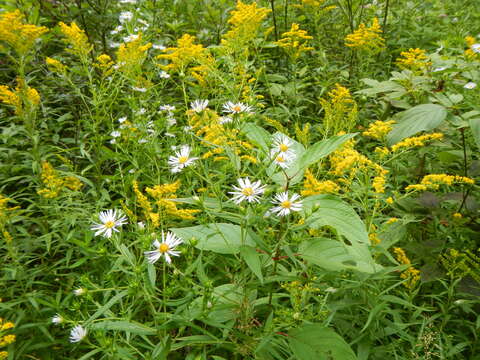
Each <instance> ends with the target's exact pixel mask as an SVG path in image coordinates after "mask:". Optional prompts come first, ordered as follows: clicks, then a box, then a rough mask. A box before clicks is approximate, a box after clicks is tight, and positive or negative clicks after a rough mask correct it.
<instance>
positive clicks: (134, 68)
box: [101, 33, 152, 75]
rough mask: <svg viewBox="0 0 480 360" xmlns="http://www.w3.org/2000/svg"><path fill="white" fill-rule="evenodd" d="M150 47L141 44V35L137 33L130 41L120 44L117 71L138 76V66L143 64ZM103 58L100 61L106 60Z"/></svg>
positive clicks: (149, 44)
mask: <svg viewBox="0 0 480 360" xmlns="http://www.w3.org/2000/svg"><path fill="white" fill-rule="evenodd" d="M151 47H152V43H146V44H143V41H142V33H138V35H136V36H135V37H134V39H133V40H132V41H129V42H127V43H125V44H121V45H120V47H119V48H118V50H117V65H118V70H120V71H122V72H124V73H126V74H129V75H132V74H139V73H140V66H141V65H142V64H143V61H144V60H145V58H146V57H147V52H148V49H150V48H151ZM105 56H108V55H105ZM105 56H103V57H102V59H101V60H103V61H106V60H108V59H107V58H105Z"/></svg>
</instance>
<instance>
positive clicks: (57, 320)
mask: <svg viewBox="0 0 480 360" xmlns="http://www.w3.org/2000/svg"><path fill="white" fill-rule="evenodd" d="M63 320H64V319H63V317H62V316H60V315H59V314H55V316H54V317H52V324H56V325H58V324H61V323H62V322H63Z"/></svg>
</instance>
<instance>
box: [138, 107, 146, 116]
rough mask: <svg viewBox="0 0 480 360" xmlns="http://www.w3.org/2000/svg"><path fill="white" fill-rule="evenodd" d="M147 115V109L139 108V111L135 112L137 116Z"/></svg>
mask: <svg viewBox="0 0 480 360" xmlns="http://www.w3.org/2000/svg"><path fill="white" fill-rule="evenodd" d="M146 113H147V109H145V108H141V109H140V110H138V111H137V112H136V114H137V115H143V114H146Z"/></svg>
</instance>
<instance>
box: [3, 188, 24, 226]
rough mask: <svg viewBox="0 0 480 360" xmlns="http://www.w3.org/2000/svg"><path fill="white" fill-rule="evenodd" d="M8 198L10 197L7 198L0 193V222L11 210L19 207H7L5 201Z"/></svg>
mask: <svg viewBox="0 0 480 360" xmlns="http://www.w3.org/2000/svg"><path fill="white" fill-rule="evenodd" d="M10 200H11V199H10V198H7V197H5V196H3V195H2V194H0V224H1V223H2V222H4V221H5V220H6V219H8V218H9V217H10V213H11V212H12V211H14V210H17V209H19V208H20V207H19V206H15V207H11V208H9V207H8V205H7V203H8V202H9V201H10Z"/></svg>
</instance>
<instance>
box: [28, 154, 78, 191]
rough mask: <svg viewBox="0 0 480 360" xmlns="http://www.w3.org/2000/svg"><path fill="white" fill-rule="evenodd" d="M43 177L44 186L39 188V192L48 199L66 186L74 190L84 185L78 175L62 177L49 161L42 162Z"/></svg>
mask: <svg viewBox="0 0 480 360" xmlns="http://www.w3.org/2000/svg"><path fill="white" fill-rule="evenodd" d="M41 179H42V183H43V186H44V188H43V189H40V190H38V191H37V193H38V194H39V195H41V196H43V197H44V198H47V199H53V198H56V197H57V196H58V195H60V192H61V191H62V190H63V188H64V187H66V188H68V189H70V190H73V191H79V190H80V189H81V188H82V187H83V184H82V182H81V181H80V180H79V179H77V178H76V177H73V176H66V177H63V178H62V177H61V176H60V174H59V173H58V171H56V170H55V169H54V168H53V166H52V165H51V164H50V163H49V162H48V161H43V162H42V174H41Z"/></svg>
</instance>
